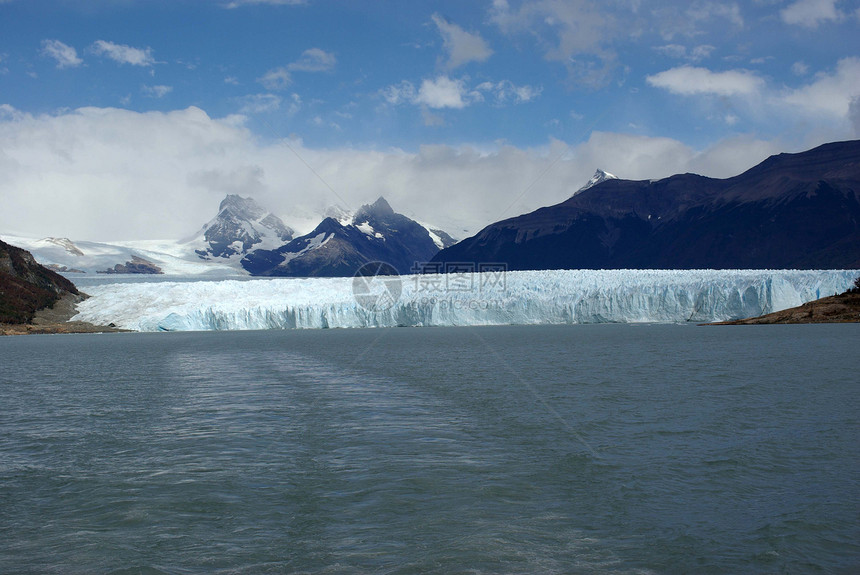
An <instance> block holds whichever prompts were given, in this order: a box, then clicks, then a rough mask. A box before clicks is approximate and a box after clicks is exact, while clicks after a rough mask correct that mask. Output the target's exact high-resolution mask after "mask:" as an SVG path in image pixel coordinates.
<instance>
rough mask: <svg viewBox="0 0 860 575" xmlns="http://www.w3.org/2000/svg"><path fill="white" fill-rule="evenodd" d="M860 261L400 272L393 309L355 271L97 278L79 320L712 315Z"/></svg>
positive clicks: (408, 322)
mask: <svg viewBox="0 0 860 575" xmlns="http://www.w3.org/2000/svg"><path fill="white" fill-rule="evenodd" d="M857 276H858V272H857V271H847V270H832V271H796V270H552V271H530V272H507V273H505V274H498V273H491V274H480V273H475V274H470V275H468V276H465V275H459V276H452V275H447V276H446V275H439V276H432V275H422V276H403V277H401V278H400V282H401V286H402V292H401V294H400V296H399V298H398V299H397V301H396V302H395V303H394V305H392V306H391V307H390V308H389V309H385V310H380V311H373V310H371V309H366V308H365V307H363V306H362V305H360V304H359V303H358V302H357V301H356V299H355V297H354V296H353V291H352V287H353V283H352V278H279V279H260V280H250V281H240V280H223V281H199V282H184V283H180V282H169V281H166V282H158V283H125V284H105V285H99V286H92V287H90V288H88V289H87V291H88V293H89V294H90V295H91V297H90V298H89V299H87V300H85V301H84V302H82V303H81V304H79V306H78V311H79V313H78V315H77V316H75V318H73V319H75V320H80V321H88V322H92V323H96V324H102V325H106V324H109V323H113V324H116V325H117V326H119V327H122V328H126V329H132V330H137V331H196V330H245V329H290V328H334V327H387V326H452V325H500V324H564V323H570V324H573V323H604V322H621V323H635V322H660V323H681V322H711V321H721V320H728V319H738V318H743V317H751V316H757V315H762V314H765V313H770V312H773V311H779V310H782V309H786V308H789V307H794V306H797V305H800V304H802V303H805V302H807V301H810V300H814V299H817V298H819V297H824V296H828V295H833V294H834V293H841V292H843V291H845V290H846V289H847V288H848V287H850V286H851V283H852V282H853V280H854V278H856V277H857Z"/></svg>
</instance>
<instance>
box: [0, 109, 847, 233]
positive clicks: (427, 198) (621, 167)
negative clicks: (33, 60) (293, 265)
mask: <svg viewBox="0 0 860 575" xmlns="http://www.w3.org/2000/svg"><path fill="white" fill-rule="evenodd" d="M275 98H277V97H275ZM855 108H856V104H855ZM0 141H3V142H4V148H3V153H2V154H0V197H2V198H3V209H2V210H0V229H2V230H4V231H5V232H6V233H18V234H20V235H25V236H32V237H41V236H47V235H53V236H66V237H70V238H72V239H78V240H85V239H93V240H120V239H145V238H150V239H158V238H180V237H184V236H187V235H188V234H190V233H192V232H194V231H196V230H198V229H199V228H200V226H201V225H202V224H203V223H205V221H206V220H208V219H209V218H210V217H211V216H212V215H214V214H215V212H216V211H217V206H218V203H219V202H220V200H221V199H223V197H224V194H225V193H241V194H245V195H253V196H254V197H255V198H256V199H257V200H258V201H260V203H262V204H263V205H265V206H267V207H268V208H269V209H270V210H272V211H274V212H275V213H276V214H277V215H279V216H281V217H283V218H284V219H285V221H287V223H288V224H290V225H298V226H308V225H310V226H313V225H315V224H316V223H318V222H319V220H320V219H321V218H320V215H321V214H322V213H323V212H324V211H325V209H326V208H327V207H329V206H331V205H333V204H335V203H344V204H345V207H348V208H356V207H358V206H360V205H361V204H363V203H368V202H372V201H373V200H375V199H376V198H377V197H379V196H380V195H384V196H385V197H386V198H387V199H388V200H389V201H390V202H391V204H392V206H393V207H394V208H395V209H396V210H398V211H400V212H402V213H405V214H406V215H409V216H412V217H415V218H417V219H420V220H422V221H427V222H432V223H435V224H437V225H440V226H442V227H443V229H447V230H448V231H449V232H451V233H453V234H455V235H458V236H460V237H464V236H465V235H466V234H468V233H473V232H476V231H477V230H478V229H480V228H481V227H483V226H484V225H487V224H489V223H491V222H494V221H497V220H499V219H502V218H504V217H510V216H514V215H517V214H519V213H523V212H525V211H531V210H534V209H537V208H538V207H541V206H545V205H550V204H554V203H557V202H560V201H563V200H565V199H566V198H567V197H569V196H570V194H572V193H573V192H574V191H575V190H576V189H578V188H579V187H580V186H581V185H582V184H583V183H585V182H586V181H587V180H588V178H589V177H591V175H592V174H593V173H594V170H595V169H596V168H598V167H600V168H603V169H605V170H608V171H610V172H612V173H614V174H616V175H618V176H619V177H624V178H630V179H649V178H661V177H665V176H669V175H671V174H675V173H683V172H688V171H690V172H697V173H701V174H704V175H709V176H719V177H727V176H731V175H735V174H738V173H740V172H742V171H744V170H746V169H748V168H750V167H752V166H753V165H755V164H756V163H758V162H760V161H761V160H763V159H764V158H766V157H767V156H768V155H769V154H772V153H776V152H780V151H800V150H799V149H797V148H794V149H788V148H786V147H785V146H783V145H779V143H778V142H764V141H761V140H756V139H753V138H750V137H739V138H733V139H730V140H725V141H722V142H718V143H716V144H714V145H713V146H711V147H709V148H707V149H705V150H701V151H697V150H694V149H692V148H690V147H689V146H686V145H684V144H683V143H681V142H679V141H677V140H673V139H670V138H650V137H645V136H633V135H629V134H618V133H608V132H595V133H593V134H592V135H591V137H590V138H589V139H588V140H587V141H585V142H582V143H580V144H577V145H575V146H572V147H568V146H567V145H566V144H565V143H564V142H560V141H556V140H551V141H549V142H548V143H547V144H546V145H544V146H539V147H536V148H516V147H513V146H507V145H503V144H482V145H461V146H457V147H452V146H445V145H432V146H423V147H421V148H420V149H419V150H417V151H414V152H407V151H403V150H398V149H389V150H386V151H378V150H356V149H337V148H335V149H314V148H309V147H306V146H305V145H303V143H302V142H301V141H298V140H289V141H288V142H287V143H288V144H289V148H287V147H286V146H285V145H284V143H283V142H279V141H275V142H266V141H265V140H261V139H260V138H259V137H257V136H255V135H254V134H253V133H252V132H250V131H249V130H248V129H247V128H246V127H245V126H244V124H243V118H241V117H236V116H229V117H226V118H210V117H209V116H208V115H207V114H206V113H205V112H203V111H202V110H200V109H198V108H193V107H192V108H188V109H185V110H177V111H173V112H147V113H138V112H133V111H128V110H119V109H113V108H82V109H79V110H74V111H69V112H64V113H61V114H59V115H43V116H32V115H29V114H25V113H21V112H18V111H17V110H15V109H14V108H11V106H8V105H0ZM818 143H821V142H811V144H812V145H815V144H818ZM290 149H292V150H294V151H295V153H296V154H298V156H299V157H300V158H301V160H300V159H299V158H298V157H296V156H295V155H294V154H293V152H292V151H290ZM304 162H306V163H307V165H309V166H312V167H313V168H314V170H315V171H316V172H317V173H318V174H319V175H320V177H321V178H322V179H323V180H325V182H326V184H328V186H331V188H332V189H334V190H335V191H336V193H335V194H333V193H332V192H331V190H330V189H329V188H328V186H327V185H324V184H323V183H322V182H320V180H319V179H318V178H317V176H316V175H315V174H314V173H313V172H311V170H309V169H308V167H307V165H305V163H304ZM533 184H534V185H533ZM305 231H310V230H309V229H307V228H306V227H305Z"/></svg>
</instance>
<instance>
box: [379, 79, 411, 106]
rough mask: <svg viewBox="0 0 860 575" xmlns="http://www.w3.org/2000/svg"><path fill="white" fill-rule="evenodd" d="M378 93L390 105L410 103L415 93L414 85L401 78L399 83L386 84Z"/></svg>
mask: <svg viewBox="0 0 860 575" xmlns="http://www.w3.org/2000/svg"><path fill="white" fill-rule="evenodd" d="M379 93H380V95H381V96H382V98H383V99H384V100H385V101H386V102H388V103H389V104H391V105H392V106H398V105H400V104H408V103H411V102H413V101H414V100H415V94H416V92H415V86H414V85H413V84H412V82H410V81H408V80H403V81H402V82H400V83H399V84H392V85H391V86H386V87H385V88H383V89H382V90H380V91H379Z"/></svg>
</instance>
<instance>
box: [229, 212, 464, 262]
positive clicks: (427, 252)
mask: <svg viewBox="0 0 860 575" xmlns="http://www.w3.org/2000/svg"><path fill="white" fill-rule="evenodd" d="M453 243H454V240H453V238H451V236H449V235H448V234H446V233H445V232H443V231H441V230H431V229H428V228H425V227H424V226H422V225H421V224H419V223H418V222H416V221H414V220H412V219H410V218H407V217H406V216H404V215H402V214H398V213H396V212H395V211H394V210H393V209H392V208H391V206H390V205H389V204H388V202H387V201H385V198H379V199H378V200H376V202H374V203H373V204H370V205H365V206H362V207H361V209H360V210H358V212H356V213H355V215H354V216H352V217H351V218H350V217H348V216H346V217H343V219H341V220H337V219H335V218H334V217H327V218H325V219H324V220H323V221H322V222H321V223H320V224H319V225H318V226H317V227H316V228H315V229H314V230H313V231H312V232H311V233H309V234H307V235H304V236H301V237H298V238H295V239H293V240H292V241H291V242H289V243H287V244H285V245H283V246H281V247H279V248H276V249H273V250H263V249H259V250H254V251H253V252H251V253H249V254H248V255H247V256H246V257H245V258H244V259H242V267H244V268H245V269H246V270H248V272H250V273H251V274H252V275H263V276H302V277H322V276H328V277H334V276H352V275H354V274H355V273H356V271H358V269H359V268H360V267H361V266H362V265H364V264H365V263H368V262H372V261H381V262H385V263H388V264H389V265H391V266H393V267H394V268H395V269H396V270H397V272H398V273H400V274H408V273H413V269H414V266H415V264H416V262H426V261H428V260H429V259H430V258H432V257H433V256H434V255H435V254H436V253H437V252H438V251H439V250H440V249H441V248H444V247H448V246H450V245H453Z"/></svg>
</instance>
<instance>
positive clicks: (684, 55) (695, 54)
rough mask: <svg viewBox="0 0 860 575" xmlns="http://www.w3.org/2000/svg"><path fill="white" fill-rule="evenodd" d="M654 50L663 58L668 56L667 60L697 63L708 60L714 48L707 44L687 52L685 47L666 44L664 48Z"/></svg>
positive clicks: (656, 47)
mask: <svg viewBox="0 0 860 575" xmlns="http://www.w3.org/2000/svg"><path fill="white" fill-rule="evenodd" d="M654 50H655V51H656V52H658V53H660V54H663V55H664V56H668V57H669V58H676V59H678V60H690V61H691V62H698V61H700V60H704V59H706V58H710V57H711V53H713V51H714V50H716V48H715V47H714V46H711V45H709V44H702V45H699V46H694V47H693V49H692V50H690V51H689V52H688V51H687V47H686V46H682V45H680V44H666V45H665V46H655V47H654Z"/></svg>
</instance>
